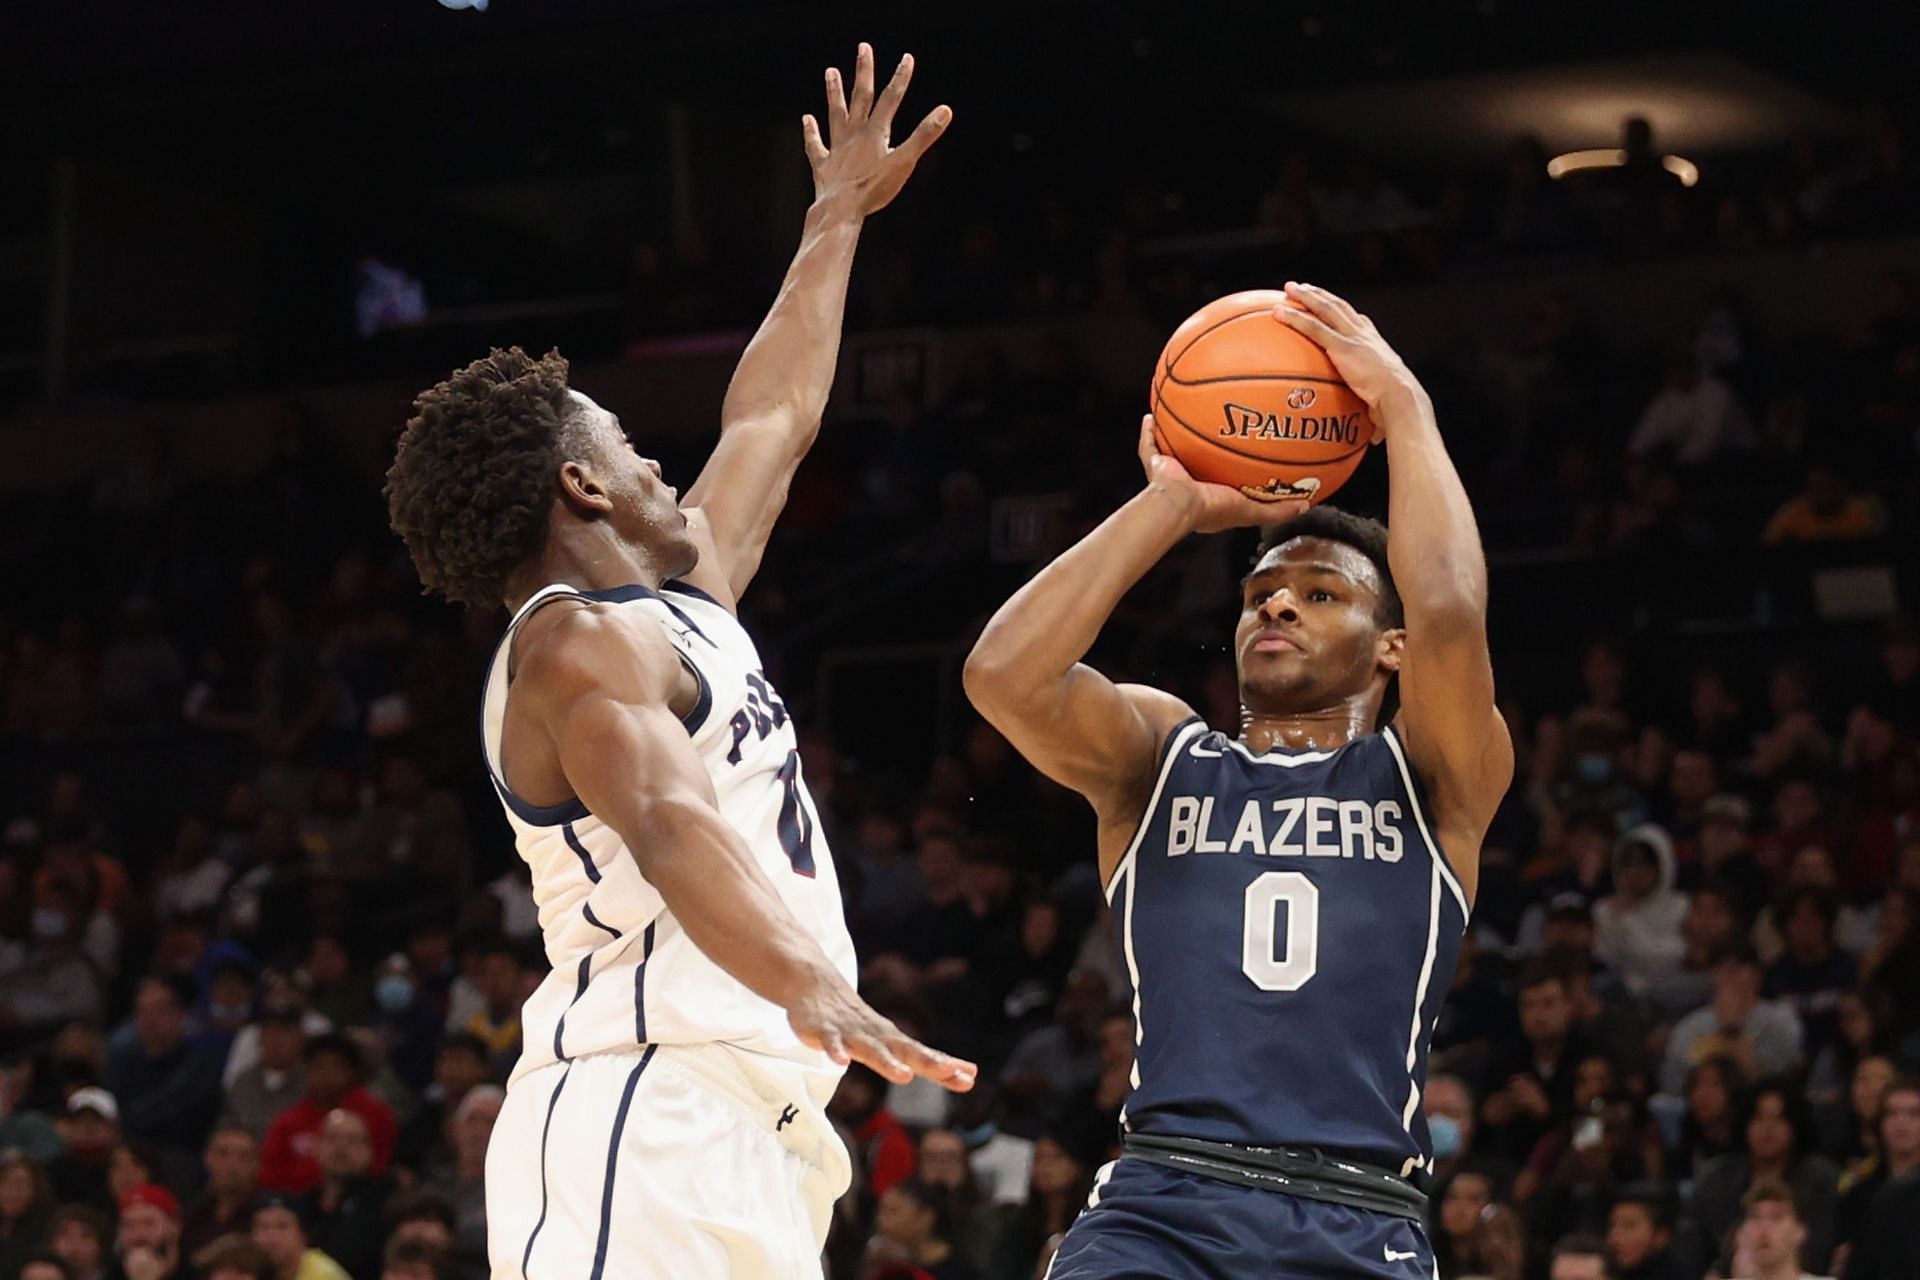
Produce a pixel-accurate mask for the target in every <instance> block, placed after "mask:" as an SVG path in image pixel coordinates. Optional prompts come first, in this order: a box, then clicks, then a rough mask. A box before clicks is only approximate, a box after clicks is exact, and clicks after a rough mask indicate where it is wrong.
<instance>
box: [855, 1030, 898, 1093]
mask: <svg viewBox="0 0 1920 1280" xmlns="http://www.w3.org/2000/svg"><path fill="white" fill-rule="evenodd" d="M847 1052H848V1053H850V1054H852V1055H853V1057H854V1058H855V1059H856V1060H857V1061H860V1062H864V1063H866V1064H867V1065H868V1066H870V1067H872V1068H873V1069H874V1070H875V1071H878V1072H879V1073H880V1074H881V1075H883V1076H885V1077H886V1078H887V1079H889V1080H891V1081H893V1082H894V1083H895V1084H905V1083H906V1082H907V1081H909V1080H911V1079H913V1068H912V1067H909V1066H908V1065H907V1064H906V1063H904V1062H902V1061H900V1059H899V1057H898V1056H897V1055H896V1054H895V1053H894V1052H893V1050H892V1049H890V1048H888V1047H887V1042H886V1041H885V1040H883V1039H881V1038H880V1037H879V1036H875V1035H867V1034H865V1033H861V1034H856V1035H854V1036H853V1037H851V1038H850V1039H849V1040H848V1041H847Z"/></svg>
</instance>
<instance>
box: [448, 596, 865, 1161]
mask: <svg viewBox="0 0 1920 1280" xmlns="http://www.w3.org/2000/svg"><path fill="white" fill-rule="evenodd" d="M563 596H574V597H578V598H582V599H587V600H592V601H595V602H598V603H599V604H601V605H603V606H611V607H616V608H621V609H632V610H636V611H638V612H639V613H641V614H644V615H645V616H646V617H648V618H650V619H652V620H653V621H654V622H656V623H658V624H659V626H660V628H661V630H662V631H663V632H664V633H665V634H666V635H667V638H668V639H669V640H670V641H671V642H672V643H673V646H674V648H675V649H677V650H678V651H679V654H680V658H681V660H682V661H683V662H684V663H685V664H686V666H687V668H688V670H690V671H691V672H692V673H693V675H694V677H695V678H696V680H697V681H698V683H699V687H700V692H699V698H698V701H697V703H696V705H695V706H694V708H693V710H692V711H691V712H689V713H688V715H687V716H686V717H685V720H686V726H687V733H688V735H689V736H690V737H691V739H692V743H693V749H694V751H695V752H697V753H698V754H699V756H700V761H701V763H702V764H703V765H705V766H706V770H707V773H708V774H709V775H710V776H711V777H712V779H713V789H714V793H715V795H716V797H717V798H718V801H719V808H720V813H721V815H722V816H723V817H724V818H725V819H726V820H727V821H728V822H729V823H731V824H732V825H733V827H734V828H735V830H737V831H739V833H740V835H741V836H742V838H743V839H744V840H745V841H746V844H747V847H748V848H749V849H750V850H752V852H753V856H754V858H755V860H756V861H757V862H758V863H759V865H760V869H761V870H762V871H763V872H764V873H765V874H766V877H767V879H768V880H770V881H771V882H772V883H773V885H774V887H775V888H776V889H777V890H778V891H779V893H780V896H781V898H782V899H784V900H785V902H786V905H787V908H788V910H790V911H791V912H793V914H794V916H795V918H797V919H798V920H799V921H800V923H801V925H802V926H803V927H804V928H805V929H806V930H807V931H808V932H809V933H811V934H812V935H813V937H814V938H815V940H816V941H818V942H819V944H820V946H821V949H822V950H823V951H825V953H826V955H827V958H828V959H829V960H830V961H832V962H833V964H834V965H835V967H837V968H838V969H839V970H840V972H841V973H842V974H843V975H845V977H846V978H847V981H848V982H849V983H851V982H853V980H854V974H855V963H854V952H853V940H852V939H851V938H850V937H849V936H848V934H847V926H846V918H845V913H844V909H843V907H842V904H841V899H840V885H839V881H838V879H837V877H836V876H835V874H834V866H833V855H832V854H831V853H830V852H829V851H828V849H827V844H826V840H825V837H824V836H823V834H822V833H821V829H820V820H819V815H818V813H817V811H816V810H815V808H814V804H813V799H812V797H810V796H809V795H808V794H807V788H806V784H805V783H804V782H803V781H802V780H801V777H800V753H799V750H798V743H797V739H796V737H795V734H794V729H793V725H792V723H791V722H790V721H789V720H788V718H787V712H786V708H785V707H784V706H783V705H782V704H781V701H780V698H779V696H778V695H777V694H776V693H775V692H774V691H773V688H772V687H771V686H770V685H769V684H768V683H767V680H766V677H765V676H764V675H763V674H762V672H761V664H760V655H759V652H758V651H757V650H756V649H755V648H754V644H753V641H752V640H751V639H750V638H749V637H748V635H747V633H746V631H745V630H744V629H743V628H742V627H741V626H740V623H739V620H738V619H736V618H735V617H734V616H733V615H732V614H731V613H729V612H728V611H727V610H726V609H724V608H722V607H721V606H720V605H719V604H718V603H717V602H716V601H714V600H713V599H712V597H710V596H708V595H707V594H706V593H705V592H702V591H699V590H698V589H696V588H693V587H689V586H686V585H684V584H682V583H675V582H670V583H667V584H665V585H664V586H663V588H662V589H661V590H660V591H654V590H651V589H649V588H647V587H644V586H637V585H636V586H629V587H618V588H614V589H612V590H607V591H579V590H576V589H574V588H572V587H568V586H559V585H556V586H549V587H546V588H544V589H542V590H540V591H538V592H536V593H534V595H532V596H531V597H529V598H528V600H527V602H526V603H525V604H524V605H522V606H521V607H520V610H519V612H518V613H517V614H515V616H514V619H513V622H512V623H511V624H510V625H509V626H508V628H507V633H506V635H505V636H503V637H502V638H501V641H500V646H499V648H498V649H497V650H496V651H495V653H494V658H493V663H492V666H491V668H490V669H489V671H488V674H487V685H486V695H485V703H484V709H483V713H482V732H483V736H484V740H485V746H486V757H487V768H488V770H489V772H490V773H491V775H492V778H493V783H494V787H495V789H496V790H497V791H498V792H499V794H500V799H501V802H502V803H503V804H504V805H505V806H506V812H507V821H508V822H509V823H510V824H511V825H512V827H513V831H514V841H515V844H516V846H517V847H518V849H519V852H520V856H521V857H522V858H523V859H525V861H526V863H527V865H528V867H529V868H530V869H531V870H532V873H533V898H534V904H535V906H536V908H537V909H538V911H539V918H540V932H541V936H542V938H543V939H544V941H545V944H546V952H547V960H548V962H549V963H550V964H551V965H552V966H553V969H552V972H550V973H549V974H548V975H547V976H546V978H545V980H544V981H542V982H541V984H540V986H539V989H538V990H536V991H535V992H534V993H533V995H532V996H531V997H529V998H528V1000H527V1003H526V1007H525V1008H524V1009H523V1010H522V1011H521V1027H522V1033H523V1048H522V1050H521V1055H520V1061H519V1063H518V1064H517V1065H516V1066H515V1068H514V1071H513V1075H512V1078H511V1080H510V1081H509V1089H511V1087H512V1085H513V1083H515V1082H517V1081H519V1080H521V1079H523V1078H524V1077H526V1076H527V1075H529V1074H530V1073H532V1072H535V1071H538V1070H539V1069H540V1068H542V1067H545V1066H547V1065H549V1064H551V1063H554V1062H570V1061H572V1060H573V1059H576V1058H580V1057H584V1056H586V1055H588V1054H601V1053H632V1052H635V1051H636V1050H637V1049H640V1048H642V1047H643V1046H649V1045H661V1046H667V1047H668V1048H669V1049H670V1050H671V1051H672V1056H674V1057H675V1058H678V1059H680V1060H681V1061H682V1063H683V1064H684V1065H686V1066H688V1067H689V1068H690V1069H693V1070H697V1071H700V1072H701V1073H703V1074H704V1075H706V1076H707V1077H708V1078H710V1079H711V1080H713V1081H714V1082H715V1083H716V1084H719V1085H720V1086H722V1087H724V1088H727V1089H728V1090H730V1091H731V1092H733V1093H734V1094H735V1095H737V1096H742V1097H743V1098H746V1099H747V1100H749V1101H752V1100H757V1101H758V1102H760V1103H765V1104H767V1105H768V1106H770V1107H771V1108H772V1110H771V1111H770V1113H769V1115H770V1116H779V1115H781V1114H782V1113H783V1112H784V1111H785V1109H786V1108H787V1107H789V1106H790V1107H791V1108H792V1111H793V1113H794V1114H792V1115H789V1116H787V1123H784V1124H781V1125H780V1126H779V1128H780V1130H781V1133H780V1136H781V1138H782V1139H783V1140H784V1141H786V1142H788V1143H789V1144H790V1145H794V1146H795V1147H796V1149H798V1148H799V1146H800V1145H801V1144H804V1145H805V1146H806V1147H808V1148H812V1150H809V1151H808V1152H807V1154H808V1155H809V1156H810V1157H811V1158H812V1159H814V1160H815V1161H817V1162H819V1163H821V1164H822V1165H823V1167H827V1168H828V1170H829V1172H830V1175H837V1176H838V1177H839V1178H840V1179H841V1180H840V1183H839V1185H841V1186H844V1185H845V1183H844V1174H845V1169H846V1160H847V1157H846V1153H845V1150H844V1147H843V1145H842V1144H841V1143H840V1142H839V1140H838V1139H837V1138H835V1137H834V1135H833V1130H832V1127H831V1125H830V1124H829V1123H828V1121H827V1119H826V1104H827V1100H828V1098H830V1097H831V1096H832V1095H833V1091H834V1089H835V1088H836V1086H837V1085H838V1083H839V1080H840V1075H841V1070H842V1069H841V1068H840V1067H839V1066H837V1065H836V1064H835V1063H834V1062H833V1061H832V1059H830V1058H828V1057H827V1055H826V1054H824V1053H822V1052H820V1051H818V1050H815V1049H811V1048H808V1047H807V1046H806V1045H804V1044H802V1043H801V1042H800V1040H799V1038H798V1037H797V1036H795V1035H794V1033H793V1029H792V1027H791V1026H790V1025H789V1024H788V1022H787V1015H786V1012H785V1011H784V1010H783V1009H781V1008H780V1007H778V1006H777V1005H774V1004H773V1003H771V1002H769V1001H767V1000H763V999H762V998H761V997H759V996H757V995H755V994H754V993H753V992H751V991H749V990H748V989H747V988H746V987H745V986H743V985H741V983H740V982H738V981H737V980H736V979H734V978H733V977H732V976H731V975H729V974H728V973H726V972H725V971H724V970H722V969H721V968H720V966H719V965H717V964H715V963H714V962H713V961H712V960H711V959H709V958H708V957H707V956H706V955H705V954H704V953H703V952H702V951H701V950H700V949H699V948H698V947H696V946H695V945H694V943H693V941H692V940H691V939H689V938H688V937H687V936H686V935H685V933H683V932H682V931H681V928H680V924H679V922H678V921H677V920H675V919H674V917H673V914H672V913H671V912H670V911H668V910H667V908H666V904H665V903H664V902H663V901H662V900H661V897H660V894H659V892H658V890H656V889H655V888H654V887H653V886H652V885H651V884H649V883H647V880H646V877H645V876H644V875H642V874H641V872H640V866H639V864H638V863H637V862H635V861H634V859H633V856H632V855H631V854H630V853H628V851H627V848H626V846H625V844H624V843H623V842H622V841H621V839H620V836H619V835H618V834H617V833H616V832H615V831H614V830H613V828H611V827H609V826H608V825H607V824H606V823H605V822H603V821H601V820H600V819H599V818H598V817H597V816H595V815H594V814H592V813H589V812H588V811H587V809H586V807H585V806H584V805H582V804H580V803H579V802H578V801H577V800H576V801H570V802H568V803H566V804H561V805H555V806H551V807H545V808H542V807H539V806H535V805H530V804H527V803H526V802H525V801H524V800H522V799H521V798H520V797H518V796H516V795H514V794H513V793H512V792H511V791H510V790H508V788H507V785H506V781H505V778H504V776H503V775H502V773H501V769H500V730H501V724H502V722H503V718H504V715H505V712H506V706H507V693H508V675H507V666H508V664H507V661H506V660H505V655H506V654H507V653H508V652H509V650H510V648H511V646H512V643H513V637H514V635H515V633H516V632H517V631H518V630H519V628H520V625H521V623H523V622H524V621H525V620H526V619H527V617H528V616H529V615H530V614H531V613H532V612H533V611H534V610H535V609H537V608H539V607H540V606H541V605H543V604H547V603H550V602H551V601H553V600H554V599H555V598H557V597H563ZM793 1121H798V1122H799V1123H793ZM816 1144H817V1145H816Z"/></svg>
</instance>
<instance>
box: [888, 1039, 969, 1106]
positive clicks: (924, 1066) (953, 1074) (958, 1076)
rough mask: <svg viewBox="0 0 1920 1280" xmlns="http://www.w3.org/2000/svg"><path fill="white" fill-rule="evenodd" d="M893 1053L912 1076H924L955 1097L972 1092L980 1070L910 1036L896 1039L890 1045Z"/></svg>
mask: <svg viewBox="0 0 1920 1280" xmlns="http://www.w3.org/2000/svg"><path fill="white" fill-rule="evenodd" d="M893 1052H894V1055H895V1056H896V1057H898V1058H899V1059H900V1061H902V1062H904V1063H906V1064H907V1066H909V1067H911V1068H912V1069H913V1073H914V1074H915V1075H917V1076H925V1077H926V1078H927V1079H929V1080H931V1081H933V1082H934V1083H935V1084H937V1085H939V1086H941V1087H942V1088H945V1089H951V1090H952V1091H953V1092H955V1093H965V1092H966V1091H967V1090H969V1089H971V1088H973V1082H974V1079H975V1078H976V1077H977V1076H978V1075H979V1074H980V1069H979V1068H978V1067H976V1066H974V1065H973V1064H972V1063H971V1062H967V1061H965V1060H964V1059H961V1058H956V1057H954V1056H953V1055H951V1054H946V1053H942V1052H940V1051H939V1050H938V1049H933V1048H929V1047H928V1046H926V1045H924V1044H921V1043H920V1042H919V1041H918V1040H915V1039H914V1038H913V1037H912V1036H906V1035H903V1036H900V1037H899V1038H897V1039H896V1040H895V1041H894V1042H893Z"/></svg>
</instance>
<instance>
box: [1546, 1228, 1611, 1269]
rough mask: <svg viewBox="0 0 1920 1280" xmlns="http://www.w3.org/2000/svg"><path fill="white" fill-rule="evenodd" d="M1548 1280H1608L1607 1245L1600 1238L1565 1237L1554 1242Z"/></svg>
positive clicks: (1548, 1263)
mask: <svg viewBox="0 0 1920 1280" xmlns="http://www.w3.org/2000/svg"><path fill="white" fill-rule="evenodd" d="M1547 1280H1608V1277H1607V1244H1606V1241H1605V1240H1603V1239H1601V1238H1600V1237H1599V1236H1594V1235H1572V1236H1563V1237H1561V1238H1560V1239H1559V1240H1557V1241H1555V1242H1554V1245H1553V1254H1552V1256H1551V1258H1550V1259H1549V1260H1548V1262H1547Z"/></svg>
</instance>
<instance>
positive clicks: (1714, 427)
mask: <svg viewBox="0 0 1920 1280" xmlns="http://www.w3.org/2000/svg"><path fill="white" fill-rule="evenodd" d="M1753 443H1754V437H1753V423H1752V420H1751V419H1749V418H1748V417H1747V412H1746V410H1745V409H1743V408H1741V407H1740V402H1739V401H1738V400H1737V399H1736V398H1735V397H1734V394H1733V388H1732V387H1730V386H1728V385H1727V384H1726V383H1725V382H1724V381H1722V380H1721V379H1720V378H1719V377H1718V376H1717V375H1715V374H1712V373H1707V372H1704V371H1702V369H1701V368H1700V361H1699V357H1698V356H1696V355H1695V354H1694V352H1693V351H1692V350H1691V349H1690V348H1687V347H1675V348H1674V349H1673V350H1672V351H1671V352H1670V353H1669V354H1668V356H1667V380H1666V384H1665V385H1664V386H1663V387H1662V388H1661V389H1660V392H1659V394H1658V395H1656V396H1654V398H1653V399H1652V400H1651V401H1650V402H1648V404H1647V407H1646V409H1645V410H1643V411H1642V412H1641V414H1640V422H1639V424H1638V425H1637V426H1635V427H1634V429H1633V435H1632V437H1631V438H1630V439H1629V440H1628V441H1627V452H1628V454H1629V455H1631V456H1632V457H1636V458H1643V457H1649V456H1652V455H1655V454H1661V455H1664V456H1666V457H1667V458H1669V459H1670V460H1671V461H1673V462H1676V463H1679V464H1680V465H1682V466H1688V467H1697V466H1704V465H1706V464H1708V463H1711V462H1714V461H1716V460H1717V459H1720V458H1723V457H1725V456H1726V455H1728V454H1731V453H1736V452H1739V451H1742V450H1745V449H1750V448H1752V447H1753Z"/></svg>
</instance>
